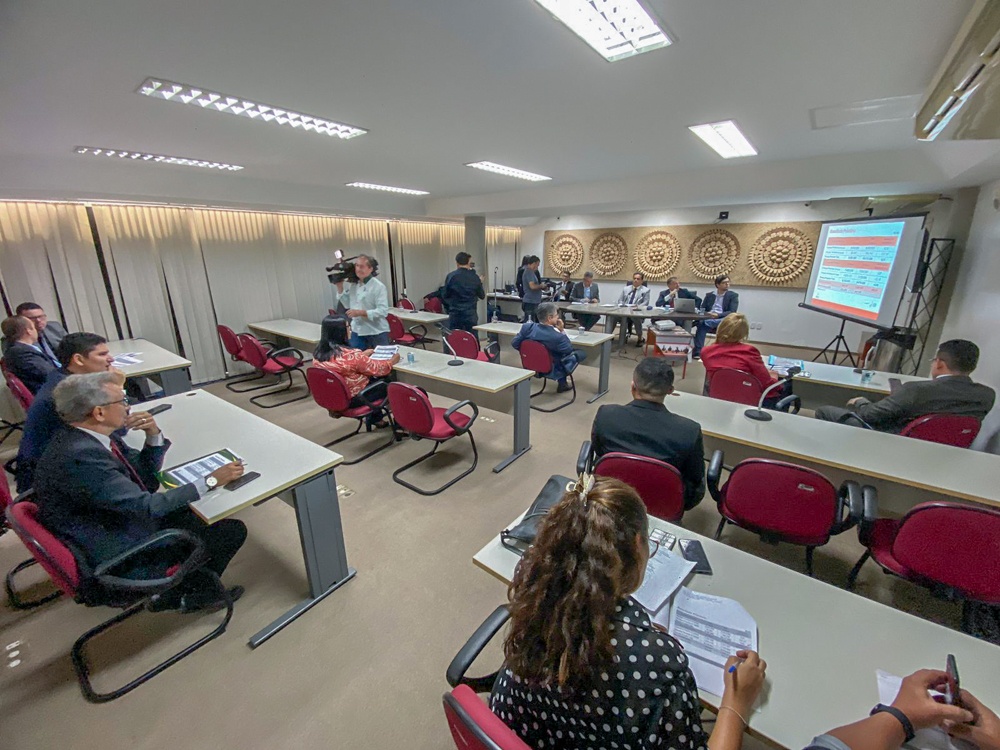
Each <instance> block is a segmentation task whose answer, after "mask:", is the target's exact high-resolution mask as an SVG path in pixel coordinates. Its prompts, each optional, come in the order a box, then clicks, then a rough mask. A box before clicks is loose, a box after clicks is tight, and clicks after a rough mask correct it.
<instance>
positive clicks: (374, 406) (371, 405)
mask: <svg viewBox="0 0 1000 750" xmlns="http://www.w3.org/2000/svg"><path fill="white" fill-rule="evenodd" d="M384 385H385V383H384V382H383V381H381V380H376V381H375V382H374V383H369V384H368V385H366V386H365V387H364V388H362V389H361V390H360V391H359V392H358V395H357V398H360V399H361V400H362V401H364V402H365V406H367V407H368V408H369V409H371V410H373V411H374V410H376V409H379V408H381V407H380V406H379V405H378V404H376V403H374V402H373V401H372V400H371V399H370V398H369V397H368V393H369V391H372V390H374V389H376V388H379V387H381V386H384Z"/></svg>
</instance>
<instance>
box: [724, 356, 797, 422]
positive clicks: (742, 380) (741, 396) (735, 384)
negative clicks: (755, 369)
mask: <svg viewBox="0 0 1000 750" xmlns="http://www.w3.org/2000/svg"><path fill="white" fill-rule="evenodd" d="M764 390H765V388H764V386H763V385H761V383H760V381H759V380H757V378H756V377H754V376H753V375H751V374H750V373H749V372H743V370H736V369H733V368H730V367H724V368H722V369H721V370H716V371H715V372H714V373H713V374H712V376H711V378H710V379H709V380H708V394H707V395H708V396H709V397H710V398H717V399H721V400H723V401H732V402H733V403H736V404H746V405H747V406H756V405H757V404H759V403H760V397H761V396H762V395H763V394H764ZM775 390H777V389H775ZM774 408H775V409H776V410H777V411H785V412H791V413H792V414H798V413H799V409H801V408H802V399H801V398H799V397H798V396H794V395H790V396H785V397H784V398H783V399H781V400H780V401H778V403H777V404H776V405H775V407H774Z"/></svg>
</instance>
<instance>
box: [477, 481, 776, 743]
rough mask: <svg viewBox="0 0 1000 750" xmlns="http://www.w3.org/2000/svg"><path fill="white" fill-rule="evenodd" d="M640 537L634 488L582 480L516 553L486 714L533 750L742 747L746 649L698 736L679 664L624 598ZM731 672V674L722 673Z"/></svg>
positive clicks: (758, 664) (644, 550)
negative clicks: (707, 727) (499, 664)
mask: <svg viewBox="0 0 1000 750" xmlns="http://www.w3.org/2000/svg"><path fill="white" fill-rule="evenodd" d="M584 482H586V484H583V483H584ZM647 534H648V521H647V518H646V509H645V506H643V504H642V501H641V500H640V499H639V496H638V495H637V494H636V493H635V491H634V490H633V489H632V488H631V487H629V486H628V485H626V484H623V483H622V482H619V481H617V480H615V479H609V478H598V479H596V480H593V479H591V480H581V484H578V485H577V487H576V488H575V489H574V490H572V491H569V492H567V493H566V495H565V496H564V497H563V498H562V500H561V501H560V502H559V503H558V504H557V505H556V506H554V507H553V508H552V509H551V510H550V511H549V513H548V515H547V516H546V518H545V520H544V522H543V523H542V525H541V528H540V529H539V531H538V536H537V539H536V540H535V544H534V546H533V547H532V548H531V549H530V550H528V552H527V553H525V556H524V559H523V560H522V561H521V564H520V565H519V566H518V569H517V572H516V573H515V574H514V580H513V581H512V583H511V585H510V590H509V597H510V612H511V627H510V631H509V633H508V635H507V639H506V641H505V643H504V654H505V656H506V661H505V665H504V668H503V669H502V670H501V671H500V673H499V675H498V676H497V680H496V683H495V684H494V686H493V692H492V694H491V696H490V708H491V709H492V710H493V712H494V713H495V714H496V715H497V716H499V717H500V718H501V719H503V721H504V722H505V723H506V724H507V725H508V726H510V727H511V729H513V730H514V731H515V732H516V733H517V734H518V735H519V736H520V737H521V738H522V739H523V740H524V741H525V742H527V743H528V744H529V745H531V746H532V747H536V748H566V750H569V749H570V748H572V749H573V750H587V749H593V750H599V749H602V750H638V749H639V748H642V749H646V748H650V749H652V748H671V749H675V750H683V749H686V748H704V747H709V748H710V749H711V750H738V749H739V747H740V745H741V744H742V740H743V730H744V729H745V727H746V724H745V717H748V716H749V715H750V711H751V707H752V705H753V702H754V700H755V699H756V697H757V694H758V693H759V692H760V688H761V686H762V685H763V682H764V670H765V668H766V664H765V663H764V662H763V661H762V660H761V659H760V658H759V657H758V656H757V654H756V653H754V652H752V651H746V652H740V653H739V654H738V655H734V656H733V657H732V658H730V659H729V661H728V662H727V663H726V667H725V669H726V674H725V677H726V690H725V695H724V696H723V698H722V708H721V709H720V711H719V716H718V720H717V722H716V725H715V730H714V731H713V732H712V736H711V738H707V737H706V734H705V731H704V729H703V728H702V725H701V720H700V712H701V711H700V707H699V703H698V692H697V688H696V687H695V682H694V677H693V676H692V674H691V670H690V669H689V668H688V662H687V656H685V654H684V651H683V649H682V648H681V646H680V644H679V643H677V641H675V640H674V639H673V638H671V637H670V636H669V635H667V634H666V633H664V632H662V631H661V630H659V629H657V628H656V627H654V626H653V625H652V624H651V623H650V620H649V616H648V615H647V614H646V612H645V611H644V610H643V609H642V607H641V606H640V605H639V604H638V603H637V602H636V601H635V600H634V599H632V598H631V597H630V596H629V594H630V593H632V592H633V591H635V590H636V589H637V588H639V585H640V584H641V583H642V577H643V574H644V573H645V570H646V562H647V560H648V559H649V555H650V550H649V541H648V536H647ZM654 554H655V552H654ZM737 657H739V658H737ZM734 664H736V665H738V666H737V668H736V670H735V675H734V674H731V673H729V671H728V668H729V667H730V666H732V665H734ZM734 676H735V679H733V678H734Z"/></svg>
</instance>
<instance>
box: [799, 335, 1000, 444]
mask: <svg viewBox="0 0 1000 750" xmlns="http://www.w3.org/2000/svg"><path fill="white" fill-rule="evenodd" d="M977 364H979V347H978V346H976V345H975V344H973V343H972V342H971V341H965V340H964V339H952V340H951V341H945V342H943V343H942V344H941V345H940V346H939V347H938V350H937V354H935V355H934V359H933V361H932V362H931V380H919V381H913V382H910V383H904V384H903V385H901V386H900V387H899V388H897V389H896V390H895V391H893V392H892V393H891V394H890V395H888V396H886V397H885V398H883V399H882V400H881V401H876V402H875V403H872V402H871V401H869V400H868V399H866V398H865V397H864V396H858V397H857V398H852V399H851V400H850V401H848V402H847V408H846V409H842V408H840V407H839V406H821V407H820V408H818V409H817V410H816V418H817V419H823V420H826V421H827V422H843V423H845V424H852V423H853V424H855V425H856V424H857V421H856V420H854V419H852V418H851V417H852V415H853V416H857V417H860V418H861V419H863V420H864V421H865V422H866V423H867V424H868V425H870V426H871V427H872V428H873V429H875V430H879V431H880V432H899V431H900V430H902V429H903V428H904V427H905V426H906V425H907V424H908V423H910V422H912V421H913V420H914V419H916V418H917V417H923V416H926V415H928V414H956V415H959V416H968V417H975V418H976V419H979V420H982V419H983V418H984V417H985V416H986V415H987V414H988V413H989V411H990V410H991V409H992V408H993V404H994V402H995V401H996V393H994V391H993V389H992V388H990V387H989V386H987V385H983V384H982V383H974V382H973V381H972V378H971V377H969V375H970V374H971V373H972V371H973V370H975V369H976V365H977Z"/></svg>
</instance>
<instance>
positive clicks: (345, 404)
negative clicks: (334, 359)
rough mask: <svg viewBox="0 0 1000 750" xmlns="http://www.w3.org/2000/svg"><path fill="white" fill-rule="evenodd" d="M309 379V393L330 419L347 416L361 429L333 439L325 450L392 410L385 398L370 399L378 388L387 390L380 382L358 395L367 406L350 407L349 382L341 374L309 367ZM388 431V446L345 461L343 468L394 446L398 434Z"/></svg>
mask: <svg viewBox="0 0 1000 750" xmlns="http://www.w3.org/2000/svg"><path fill="white" fill-rule="evenodd" d="M306 380H308V381H309V391H310V392H311V393H312V397H313V399H314V400H315V401H316V403H317V404H319V405H320V406H322V407H323V408H324V409H326V410H327V412H329V414H330V416H331V417H333V418H334V419H340V418H341V417H348V418H350V419H356V420H358V428H357V429H356V430H355V431H354V432H350V433H348V434H347V435H344V436H343V437H339V438H337V439H336V440H331V441H330V442H329V443H324V444H323V445H324V447H327V448H329V447H330V446H331V445H336V444H337V443H340V442H343V441H344V440H347V439H348V438H352V437H354V436H355V435H357V434H358V433H359V432H361V427H362V426H363V425H364V423H365V420H366V418H367V417H368V416H369V415H378V414H387V413H388V411H389V406H388V404H386V403H385V399H373V400H369V396H370V395H371V392H372V391H373V390H374V389H375V388H376V387H377V388H383V387H384V384H383V383H381V382H379V383H370V384H369V385H368V386H367V387H365V388H364V389H363V390H362V391H361V392H360V393H359V394H358V396H359V397H360V398H362V399H364V401H365V405H364V406H351V391H350V389H348V387H347V381H345V380H344V377H343V376H342V375H341V374H340V373H336V372H331V371H330V370H326V369H324V368H322V367H310V368H309V369H308V370H306ZM369 432H371V428H369ZM389 432H390V438H389V442H388V443H385V444H384V445H380V446H378V447H377V448H375V449H373V450H370V451H368V452H367V453H366V454H365V455H363V456H361V457H360V458H355V459H354V460H353V461H346V460H345V461H344V465H345V466H351V465H352V464H357V463H361V462H362V461H364V460H365V459H366V458H370V457H371V456H374V455H375V454H376V453H378V452H379V451H382V450H385V449H386V448H388V447H389V446H390V445H392V444H393V443H395V442H396V437H395V435H394V434H393V432H392V430H390V431H389Z"/></svg>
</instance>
